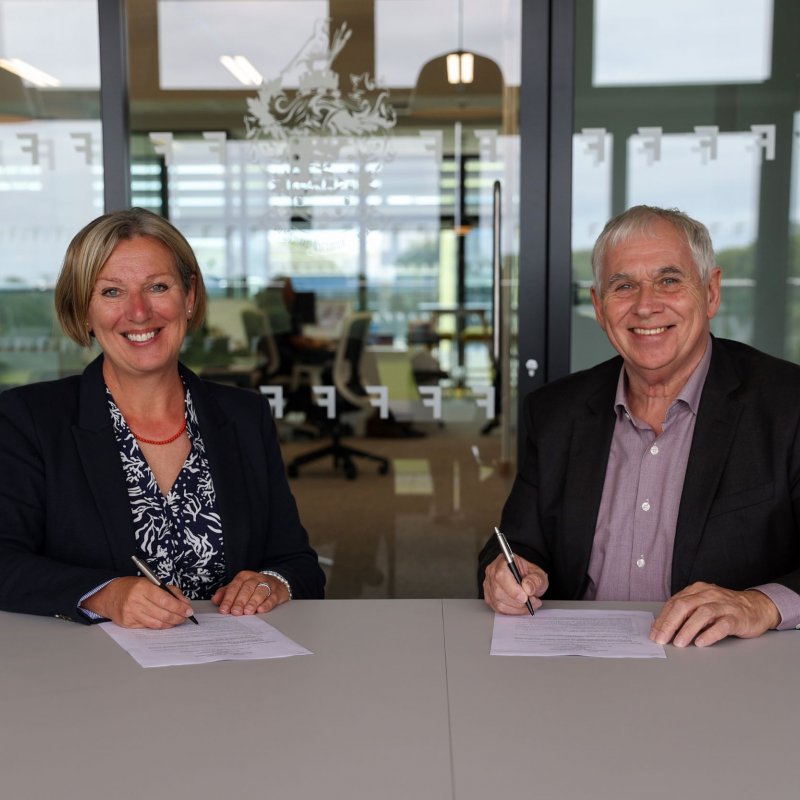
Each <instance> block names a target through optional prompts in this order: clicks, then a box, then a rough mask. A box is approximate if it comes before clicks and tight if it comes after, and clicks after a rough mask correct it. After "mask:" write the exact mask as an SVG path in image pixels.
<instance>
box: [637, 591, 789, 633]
mask: <svg viewBox="0 0 800 800" xmlns="http://www.w3.org/2000/svg"><path fill="white" fill-rule="evenodd" d="M780 621H781V620H780V614H779V612H778V609H777V607H776V606H775V604H774V603H773V602H772V600H770V599H769V597H767V596H766V595H765V594H764V593H763V592H759V591H758V590H757V589H748V590H747V591H744V592H734V591H732V590H730V589H723V588H721V587H719V586H715V585H714V584H713V583H701V582H699V583H693V584H692V585H691V586H687V587H686V588H685V589H682V590H681V591H680V592H678V593H677V594H675V595H673V596H672V597H671V598H670V599H669V600H667V602H666V603H665V604H664V607H663V608H662V609H661V613H660V614H659V615H658V619H657V620H656V621H655V622H654V623H653V627H652V628H651V629H650V638H651V639H652V640H653V641H654V642H657V643H658V644H667V643H668V642H672V643H673V644H674V645H675V646H677V647H686V645H689V644H691V643H692V641H694V643H695V644H696V645H697V646H698V647H706V646H708V645H710V644H714V642H718V641H719V640H720V639H724V638H725V637H726V636H738V637H739V638H741V639H754V638H755V637H756V636H761V634H762V633H764V632H765V631H768V630H770V629H771V628H776V627H777V626H778V624H779V623H780Z"/></svg>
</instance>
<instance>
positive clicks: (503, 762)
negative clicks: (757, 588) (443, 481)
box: [0, 600, 800, 800]
mask: <svg viewBox="0 0 800 800" xmlns="http://www.w3.org/2000/svg"><path fill="white" fill-rule="evenodd" d="M554 605H558V606H569V605H571V604H563V603H559V604H554ZM599 605H600V604H595V605H594V607H598V606H599ZM602 605H603V606H605V607H613V608H620V607H622V608H624V607H626V606H625V604H602ZM196 607H197V610H199V611H204V610H209V606H208V604H196ZM637 607H641V605H639V606H637ZM652 608H653V609H655V608H657V606H652ZM267 619H268V620H269V621H270V622H271V623H272V624H274V625H275V626H276V627H277V628H279V629H280V630H282V631H283V632H284V633H286V634H287V635H288V636H290V637H292V638H293V639H295V640H297V641H298V642H300V644H302V645H304V646H306V647H308V648H309V649H311V650H313V651H314V653H315V655H313V656H301V657H297V658H289V659H280V660H273V661H253V662H219V663H214V664H204V665H197V666H190V667H168V668H161V669H142V668H141V667H139V666H138V664H136V662H134V661H133V659H132V658H131V657H130V656H129V655H128V654H127V653H126V652H124V651H123V650H122V649H121V648H120V647H119V646H118V645H117V644H115V643H114V642H113V641H112V640H111V639H110V638H109V637H108V636H107V635H106V634H105V633H104V632H103V631H101V630H99V629H98V628H96V627H91V628H89V627H81V626H76V625H74V624H70V623H64V622H60V621H58V620H51V619H46V618H38V617H30V616H23V615H14V614H0V637H2V642H3V647H2V658H1V659H0V708H2V717H1V718H0V774H1V775H2V786H3V796H7V797H9V798H11V797H13V798H15V800H17V798H41V797H47V796H53V797H59V798H66V799H67V800H71V798H73V797H74V798H86V800H95V798H101V797H102V798H105V797H111V796H113V797H115V798H121V799H122V800H128V798H140V797H142V796H149V797H153V798H156V797H158V798H161V797H170V798H175V799H176V800H180V799H181V798H192V800H205V799H206V798H215V799H216V798H219V797H227V796H244V797H250V796H253V797H263V796H270V797H281V798H301V799H302V800H305V799H306V798H316V797H324V798H330V799H331V800H339V799H340V798H347V800H351V799H353V800H360V799H361V798H369V799H370V800H384V799H385V798H389V799H391V798H401V797H402V798H405V799H406V800H407V798H421V800H439V798H441V799H442V800H452V798H456V800H473V799H474V800H478V799H479V798H480V800H486V798H490V797H497V798H501V797H516V796H519V797H537V798H543V799H544V800H549V798H565V799H566V800H572V798H576V800H577V798H583V797H592V798H599V799H600V800H611V798H614V800H627V799H628V798H631V799H633V798H636V800H660V798H674V797H686V798H696V797H697V798H699V797H714V798H725V800H739V798H742V800H743V799H744V798H751V797H764V798H794V797H796V796H797V780H796V777H795V774H794V764H795V758H796V756H795V751H796V745H795V741H796V740H795V736H794V732H795V728H796V723H797V720H798V719H800V700H798V699H797V692H796V691H795V684H796V675H797V665H798V664H799V663H800V634H797V633H794V632H782V633H771V634H767V635H766V636H764V637H762V638H761V639H758V640H753V641H740V640H729V641H725V642H723V643H721V644H718V645H715V646H714V647H712V648H709V649H705V650H700V649H697V648H689V649H686V650H678V649H677V648H673V647H668V648H667V655H668V658H667V659H666V660H604V659H580V658H549V659H546V658H500V657H490V656H489V654H488V653H489V644H490V640H491V631H492V614H491V612H489V610H488V609H487V608H486V607H485V606H484V605H483V604H482V603H481V602H480V601H477V600H475V601H472V600H445V601H441V600H369V601H366V600H364V601H360V600H327V601H295V602H292V603H289V604H287V605H285V606H282V607H281V608H279V609H277V610H276V611H275V612H273V613H272V614H270V615H268V617H267Z"/></svg>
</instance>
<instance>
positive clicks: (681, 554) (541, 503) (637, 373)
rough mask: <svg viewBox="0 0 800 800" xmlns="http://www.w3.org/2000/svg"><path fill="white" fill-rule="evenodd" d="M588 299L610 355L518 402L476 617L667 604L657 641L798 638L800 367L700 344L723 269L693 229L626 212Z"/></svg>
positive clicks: (601, 247) (600, 252)
mask: <svg viewBox="0 0 800 800" xmlns="http://www.w3.org/2000/svg"><path fill="white" fill-rule="evenodd" d="M592 269H593V271H594V286H593V288H592V302H593V304H594V309H595V314H596V316H597V321H598V322H599V324H600V327H601V328H602V329H603V330H604V331H605V333H606V335H607V336H608V338H609V341H610V342H611V344H612V345H613V346H614V348H615V349H616V350H617V352H618V353H619V357H617V358H615V359H612V360H611V361H607V362H605V363H604V364H600V365H599V366H597V367H594V368H592V369H590V370H587V371H585V372H580V373H576V374H574V375H571V376H569V377H567V378H564V379H563V380H560V381H556V382H554V383H552V384H549V385H547V386H545V387H543V388H542V389H540V390H539V391H537V392H534V393H533V394H531V395H530V396H529V397H528V399H527V401H526V411H525V422H526V425H527V450H526V455H525V459H524V463H523V465H522V468H521V470H520V472H519V474H518V475H517V479H516V481H515V483H514V487H513V488H512V490H511V494H510V496H509V498H508V500H507V502H506V505H505V508H504V509H503V516H502V522H501V528H502V530H503V532H504V533H505V534H506V537H507V539H508V540H509V543H510V544H511V547H512V549H513V550H514V552H515V553H516V554H517V561H518V564H519V568H520V572H521V575H522V585H521V586H519V585H517V583H516V581H515V580H514V577H513V576H512V574H511V572H510V570H508V569H507V567H506V564H505V560H504V559H503V557H502V555H499V554H498V549H497V545H496V540H495V537H492V538H491V539H490V540H489V542H488V543H487V544H486V546H485V547H484V549H483V551H482V552H481V555H480V570H479V581H480V582H481V583H482V590H483V594H484V597H485V598H486V602H487V603H488V604H489V605H490V606H491V607H492V608H493V609H495V610H496V611H499V612H501V613H505V614H522V613H527V611H526V607H525V602H526V600H529V599H530V600H531V601H532V602H533V604H534V607H538V606H539V605H541V600H540V598H541V597H542V596H543V595H544V596H546V597H547V598H553V599H569V600H578V599H583V600H595V599H596V600H640V601H666V602H665V603H664V606H663V608H662V611H661V613H660V614H659V616H658V618H657V619H656V621H655V623H654V625H653V629H652V631H651V638H652V639H653V640H655V641H657V642H659V643H661V644H666V643H667V642H673V643H674V644H676V645H678V646H685V645H688V644H691V643H692V642H694V643H695V644H697V645H700V646H704V645H709V644H713V643H714V642H716V641H718V640H720V639H722V638H724V637H726V636H740V637H745V638H747V637H754V636H759V635H761V634H762V633H764V632H765V631H767V630H769V629H771V628H778V629H794V628H796V627H800V594H798V592H800V530H798V519H799V518H800V402H799V401H798V398H800V367H798V366H797V365H795V364H790V363H788V362H785V361H780V360H778V359H775V358H772V357H771V356H768V355H765V354H763V353H760V352H758V351H757V350H754V349H753V348H751V347H748V346H747V345H744V344H740V343H737V342H732V341H727V340H724V339H717V338H714V337H713V336H711V333H710V327H709V325H710V321H711V319H712V318H713V317H714V315H715V314H716V313H717V310H718V309H719V305H720V281H721V270H720V268H719V267H718V266H717V265H716V263H715V257H714V250H713V247H712V244H711V238H710V236H709V234H708V231H707V229H706V228H705V226H704V225H702V224H701V223H699V222H697V221H696V220H693V219H692V218H691V217H689V216H687V215H686V214H683V213H682V212H679V211H676V210H666V209H660V208H653V207H648V206H635V207H634V208H631V209H629V210H628V211H626V212H624V213H623V214H620V215H619V216H617V217H615V218H614V219H612V220H611V221H610V222H609V223H608V224H607V225H606V227H605V229H604V230H603V232H602V233H601V234H600V237H599V238H598V240H597V243H596V244H595V247H594V251H593V253H592Z"/></svg>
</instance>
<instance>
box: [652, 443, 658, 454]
mask: <svg viewBox="0 0 800 800" xmlns="http://www.w3.org/2000/svg"><path fill="white" fill-rule="evenodd" d="M650 452H651V453H652V454H653V455H654V456H657V455H658V445H657V444H654V445H653V446H652V447H651V448H650Z"/></svg>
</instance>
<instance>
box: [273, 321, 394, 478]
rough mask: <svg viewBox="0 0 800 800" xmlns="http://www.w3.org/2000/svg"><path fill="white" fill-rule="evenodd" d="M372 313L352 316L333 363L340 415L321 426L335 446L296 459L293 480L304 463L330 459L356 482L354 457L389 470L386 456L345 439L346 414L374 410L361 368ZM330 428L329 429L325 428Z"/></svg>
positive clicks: (289, 469) (381, 470) (291, 468)
mask: <svg viewBox="0 0 800 800" xmlns="http://www.w3.org/2000/svg"><path fill="white" fill-rule="evenodd" d="M371 321H372V314H370V313H368V312H363V313H358V314H352V315H351V316H350V317H348V318H347V319H346V320H345V322H344V324H343V325H342V332H341V335H340V337H339V343H338V345H337V347H336V356H335V357H334V361H333V368H332V371H333V385H334V387H335V389H336V416H335V417H334V419H332V420H321V427H322V429H323V431H325V432H326V433H327V434H328V435H329V436H330V437H331V440H332V441H331V443H330V444H328V445H326V446H325V447H320V448H317V449H316V450H312V451H311V452H309V453H304V454H302V455H299V456H297V457H296V458H294V459H292V461H290V462H289V464H288V466H287V472H288V474H289V477H290V478H296V477H298V475H299V469H300V467H301V466H303V464H308V463H310V462H312V461H318V460H319V459H320V458H325V457H326V456H332V457H333V466H334V469H338V468H339V466H340V465H341V467H342V470H343V472H344V475H345V477H346V478H347V479H348V480H354V479H355V477H356V475H357V474H358V470H357V469H356V465H355V463H354V462H353V457H354V456H358V457H359V458H366V459H369V460H371V461H377V462H378V465H379V466H378V473H379V474H380V475H385V474H386V473H387V472H388V471H389V461H388V459H386V458H383V457H382V456H378V455H375V454H373V453H368V452H366V451H364V450H359V449H357V448H355V447H350V446H348V445H346V444H343V443H342V441H341V439H342V437H343V436H344V435H345V434H346V433H348V432H349V430H350V429H349V426H348V425H346V424H345V423H344V422H343V421H342V414H343V413H346V412H348V411H354V410H359V409H363V410H367V409H370V408H371V406H370V402H369V395H367V392H366V390H365V389H364V385H363V383H362V381H361V374H360V371H359V365H360V362H361V355H362V353H363V352H364V347H365V346H366V341H367V334H368V333H369V326H370V322H371ZM326 427H327V430H325V428H326Z"/></svg>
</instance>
